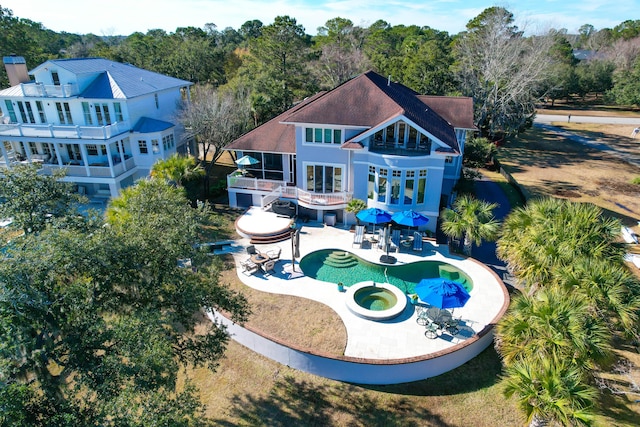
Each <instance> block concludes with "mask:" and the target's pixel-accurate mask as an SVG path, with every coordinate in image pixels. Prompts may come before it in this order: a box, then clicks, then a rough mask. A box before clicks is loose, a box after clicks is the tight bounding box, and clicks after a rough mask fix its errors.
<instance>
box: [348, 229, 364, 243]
mask: <svg viewBox="0 0 640 427" xmlns="http://www.w3.org/2000/svg"><path fill="white" fill-rule="evenodd" d="M363 240H364V225H356V230H355V234H354V236H353V244H352V245H351V247H353V246H354V245H358V246H360V247H362V242H363Z"/></svg>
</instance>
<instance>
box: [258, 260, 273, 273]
mask: <svg viewBox="0 0 640 427" xmlns="http://www.w3.org/2000/svg"><path fill="white" fill-rule="evenodd" d="M275 266H276V262H275V260H272V259H270V260H269V261H267V262H265V263H262V264H261V265H260V268H262V271H264V274H266V275H267V276H269V275H271V274H273V272H274V271H275Z"/></svg>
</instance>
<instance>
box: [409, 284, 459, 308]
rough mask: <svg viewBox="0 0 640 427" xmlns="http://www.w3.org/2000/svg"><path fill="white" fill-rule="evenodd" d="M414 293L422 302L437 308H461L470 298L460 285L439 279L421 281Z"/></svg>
mask: <svg viewBox="0 0 640 427" xmlns="http://www.w3.org/2000/svg"><path fill="white" fill-rule="evenodd" d="M415 293H416V294H418V297H420V299H421V300H422V301H424V302H426V303H427V304H430V305H432V306H434V307H438V308H456V307H463V306H464V305H465V304H466V303H467V301H469V298H470V297H471V296H470V295H469V292H468V291H467V290H466V289H465V288H464V286H462V284H461V283H458V282H454V281H453V280H447V279H443V278H441V277H437V278H434V279H422V280H421V281H420V283H418V284H417V285H416V287H415Z"/></svg>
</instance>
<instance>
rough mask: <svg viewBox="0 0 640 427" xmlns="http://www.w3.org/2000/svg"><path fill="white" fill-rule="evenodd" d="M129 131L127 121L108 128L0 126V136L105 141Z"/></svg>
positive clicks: (19, 124)
mask: <svg viewBox="0 0 640 427" xmlns="http://www.w3.org/2000/svg"><path fill="white" fill-rule="evenodd" d="M130 129H131V126H130V124H129V122H127V121H124V122H117V123H113V124H111V125H108V126H77V125H51V124H26V123H10V124H0V136H4V137H6V136H15V137H27V138H65V139H95V140H107V139H110V138H112V137H114V136H116V135H120V134H122V133H125V132H128V131H129V130H130Z"/></svg>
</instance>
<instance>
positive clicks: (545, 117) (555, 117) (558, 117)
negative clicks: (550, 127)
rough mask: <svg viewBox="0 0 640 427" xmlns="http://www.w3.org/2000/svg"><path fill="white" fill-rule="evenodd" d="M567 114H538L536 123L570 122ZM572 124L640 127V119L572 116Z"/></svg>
mask: <svg viewBox="0 0 640 427" xmlns="http://www.w3.org/2000/svg"><path fill="white" fill-rule="evenodd" d="M568 121H569V117H568V116H567V115H566V114H536V118H535V119H534V123H544V124H550V123H551V122H568ZM571 123H600V124H614V125H640V117H594V116H580V115H576V114H571Z"/></svg>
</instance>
